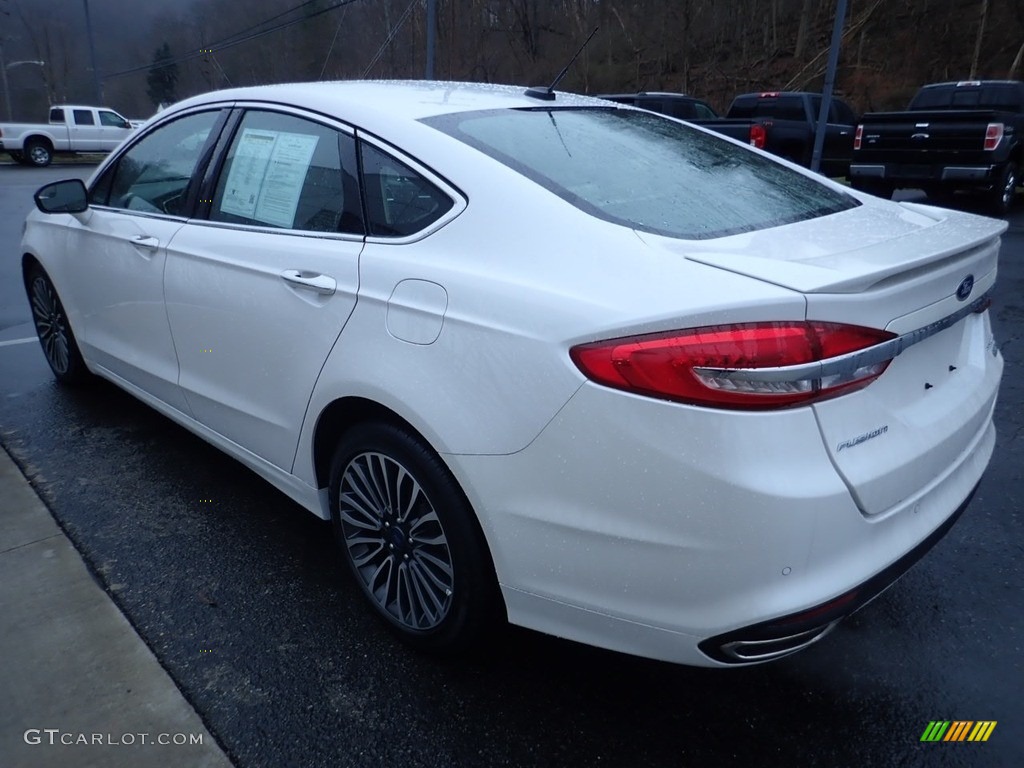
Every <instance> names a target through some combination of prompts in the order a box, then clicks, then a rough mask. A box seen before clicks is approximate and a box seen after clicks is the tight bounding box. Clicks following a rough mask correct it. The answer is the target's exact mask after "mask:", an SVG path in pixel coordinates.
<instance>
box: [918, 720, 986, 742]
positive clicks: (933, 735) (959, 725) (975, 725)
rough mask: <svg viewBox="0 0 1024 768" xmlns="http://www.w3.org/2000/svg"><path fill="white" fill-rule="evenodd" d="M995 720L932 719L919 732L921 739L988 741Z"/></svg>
mask: <svg viewBox="0 0 1024 768" xmlns="http://www.w3.org/2000/svg"><path fill="white" fill-rule="evenodd" d="M997 722H998V721H996V720H978V721H977V722H975V721H974V720H952V721H950V720H932V721H931V722H930V723H928V727H927V728H925V729H924V733H923V734H921V741H988V737H989V736H991V735H992V731H994V730H995V729H996V723H997Z"/></svg>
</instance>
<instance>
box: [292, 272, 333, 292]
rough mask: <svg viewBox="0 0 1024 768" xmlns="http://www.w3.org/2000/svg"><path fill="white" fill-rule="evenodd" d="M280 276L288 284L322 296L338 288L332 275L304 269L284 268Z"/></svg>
mask: <svg viewBox="0 0 1024 768" xmlns="http://www.w3.org/2000/svg"><path fill="white" fill-rule="evenodd" d="M281 277H282V279H283V280H284V281H285V282H286V283H289V284H290V285H294V286H295V287H297V288H306V289H308V290H312V291H316V292H317V293H319V294H322V295H324V296H330V295H331V294H333V293H334V292H335V291H336V290H337V288H338V281H337V280H335V279H334V278H333V277H330V276H328V275H321V274H320V273H319V272H309V271H307V270H304V269H286V270H285V271H284V272H282V273H281Z"/></svg>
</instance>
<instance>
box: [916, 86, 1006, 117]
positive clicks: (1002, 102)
mask: <svg viewBox="0 0 1024 768" xmlns="http://www.w3.org/2000/svg"><path fill="white" fill-rule="evenodd" d="M1022 95H1024V94H1022V91H1021V89H1020V88H1019V87H1018V86H1016V85H1012V84H1010V83H1006V84H999V85H995V84H993V85H983V86H956V85H944V86H939V87H933V88H922V89H921V90H920V91H918V92H917V95H916V96H914V99H913V101H911V102H910V109H911V110H913V111H920V110H922V109H995V110H999V111H1003V112H1021V111H1022V107H1024V105H1022V104H1021V97H1022Z"/></svg>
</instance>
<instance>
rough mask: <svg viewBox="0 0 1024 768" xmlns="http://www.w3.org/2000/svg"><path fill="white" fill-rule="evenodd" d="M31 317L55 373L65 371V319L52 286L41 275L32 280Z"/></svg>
mask: <svg viewBox="0 0 1024 768" xmlns="http://www.w3.org/2000/svg"><path fill="white" fill-rule="evenodd" d="M32 319H33V320H35V325H36V331H37V332H38V334H39V340H40V341H41V342H42V344H43V352H44V353H45V354H46V359H47V361H48V362H49V363H50V365H51V367H52V368H53V370H54V371H55V372H56V373H58V374H65V373H67V372H68V369H69V367H70V364H71V352H70V349H71V347H70V343H69V339H68V325H67V319H66V318H65V317H64V308H63V307H62V306H61V304H60V300H59V299H58V298H57V294H56V293H55V292H54V290H53V286H52V285H50V281H49V280H47V279H46V278H45V277H42V276H36V277H35V278H34V279H33V280H32Z"/></svg>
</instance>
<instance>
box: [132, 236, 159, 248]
mask: <svg viewBox="0 0 1024 768" xmlns="http://www.w3.org/2000/svg"><path fill="white" fill-rule="evenodd" d="M132 245H135V246H138V247H139V248H145V249H146V250H147V251H155V250H156V249H157V248H158V247H160V241H159V240H157V239H156V238H155V237H151V236H150V235H136V236H135V237H133V238H132Z"/></svg>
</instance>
